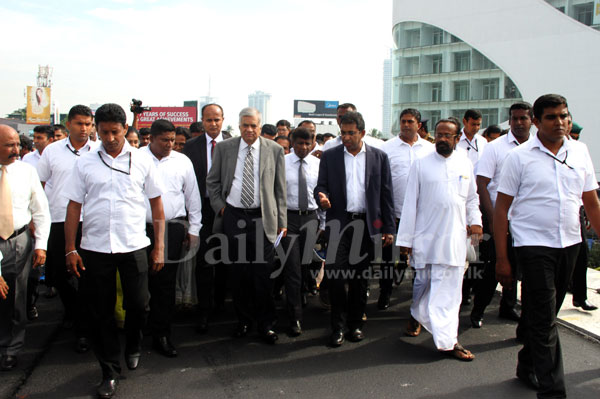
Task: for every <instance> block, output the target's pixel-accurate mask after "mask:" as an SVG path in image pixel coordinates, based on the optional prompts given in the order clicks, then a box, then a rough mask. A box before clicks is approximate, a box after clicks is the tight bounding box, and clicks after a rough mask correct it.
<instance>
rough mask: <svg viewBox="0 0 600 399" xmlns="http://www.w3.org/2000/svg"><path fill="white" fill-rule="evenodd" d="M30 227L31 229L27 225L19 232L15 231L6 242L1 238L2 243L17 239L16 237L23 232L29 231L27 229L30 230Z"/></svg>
mask: <svg viewBox="0 0 600 399" xmlns="http://www.w3.org/2000/svg"><path fill="white" fill-rule="evenodd" d="M28 227H29V225H27V224H26V225H25V226H23V227H21V228H20V229H19V230H15V231H14V232H13V233H12V234H11V235H10V237H8V238H7V239H6V240H4V239H2V238H0V240H2V241H8V240H11V239H13V238H15V237H16V236H18V235H20V234H22V233H23V232H25V230H27V228H28Z"/></svg>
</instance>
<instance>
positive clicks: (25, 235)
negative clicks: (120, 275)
mask: <svg viewBox="0 0 600 399" xmlns="http://www.w3.org/2000/svg"><path fill="white" fill-rule="evenodd" d="M19 143H20V140H19V135H18V134H17V132H16V131H15V130H14V129H13V128H12V127H10V126H7V125H0V252H2V255H3V256H4V259H3V260H2V277H3V279H4V280H5V281H6V284H7V285H8V296H7V298H6V299H5V300H2V301H0V356H1V358H0V370H2V371H7V370H12V369H14V368H15V367H16V365H17V354H18V352H19V351H20V350H21V348H22V347H23V343H24V341H25V326H26V324H27V318H26V312H25V302H26V295H25V294H26V290H27V277H28V275H29V271H30V270H31V267H32V263H31V262H32V261H33V268H34V269H35V268H37V267H38V266H40V265H43V264H44V263H45V261H46V243H47V241H48V233H49V231H50V210H49V209H48V200H47V199H46V195H45V194H44V190H43V189H42V185H41V184H40V179H39V177H38V174H37V173H36V171H35V168H33V167H32V166H31V165H28V164H26V163H24V162H21V161H17V159H18V156H19ZM32 220H33V225H34V227H35V244H34V243H33V240H32V236H31V232H30V231H29V223H30V222H31V221H32ZM32 252H33V257H32V256H31V254H32Z"/></svg>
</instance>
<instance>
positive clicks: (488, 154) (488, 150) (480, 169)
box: [477, 130, 531, 207]
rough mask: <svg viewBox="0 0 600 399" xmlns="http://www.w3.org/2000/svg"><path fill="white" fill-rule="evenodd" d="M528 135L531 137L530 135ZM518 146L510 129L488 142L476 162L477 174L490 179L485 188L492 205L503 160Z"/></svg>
mask: <svg viewBox="0 0 600 399" xmlns="http://www.w3.org/2000/svg"><path fill="white" fill-rule="evenodd" d="M529 137H531V135H530V136H529ZM528 140H529V139H528ZM518 146H519V142H518V141H517V139H516V138H515V136H514V135H513V134H512V130H511V131H509V132H508V133H507V134H505V135H504V136H500V137H498V138H497V139H496V140H494V141H492V142H490V143H488V145H487V146H486V147H485V151H483V154H481V158H480V159H479V163H478V164H477V176H483V177H487V178H488V179H490V182H489V183H488V185H487V189H488V192H489V193H490V200H491V201H492V207H494V206H496V197H497V196H498V184H499V183H500V172H501V171H502V165H503V164H504V160H505V159H506V156H507V155H508V152H509V151H510V150H512V149H513V148H516V147H518Z"/></svg>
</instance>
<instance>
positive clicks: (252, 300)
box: [206, 108, 287, 344]
mask: <svg viewBox="0 0 600 399" xmlns="http://www.w3.org/2000/svg"><path fill="white" fill-rule="evenodd" d="M260 118H261V115H260V112H258V110H256V109H255V108H244V109H242V111H241V112H240V125H239V126H240V132H241V135H242V136H241V137H236V138H232V139H231V140H226V141H223V142H222V143H219V144H218V145H217V146H216V148H215V154H214V160H213V162H214V164H213V167H212V168H211V169H210V172H209V173H208V177H207V179H206V186H207V188H208V193H209V195H210V203H211V206H212V208H213V210H214V211H215V213H216V214H217V216H216V218H215V223H214V232H220V231H221V229H222V231H223V232H224V233H225V235H226V237H227V243H228V246H229V251H228V255H229V259H228V260H229V261H230V263H231V267H230V270H229V274H230V281H231V290H232V293H233V304H234V307H235V310H236V313H237V316H238V321H239V323H238V326H237V328H236V330H235V336H237V337H243V336H246V335H247V334H248V331H249V329H250V326H251V324H252V322H253V321H254V320H256V322H257V324H258V331H259V333H260V334H261V337H262V338H263V339H264V340H265V341H266V342H268V343H271V344H274V343H275V342H276V341H277V339H278V337H277V334H276V333H275V332H274V331H273V325H274V324H275V305H274V302H273V297H272V295H271V293H272V280H271V273H272V272H273V263H274V248H273V244H274V243H275V241H276V239H277V235H278V234H280V233H282V235H283V236H285V234H286V232H287V228H286V227H287V213H286V195H287V193H286V182H285V160H284V154H283V148H282V147H281V146H280V145H279V144H277V143H275V142H273V141H271V140H267V139H265V138H263V137H259V135H260V127H261V126H260Z"/></svg>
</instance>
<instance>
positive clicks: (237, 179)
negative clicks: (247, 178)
mask: <svg viewBox="0 0 600 399" xmlns="http://www.w3.org/2000/svg"><path fill="white" fill-rule="evenodd" d="M260 140H266V139H263V138H262V137H259V138H257V139H256V141H254V143H252V158H254V201H252V205H250V208H252V209H254V208H260V191H259V190H260V181H259V173H258V172H259V170H260ZM248 147H249V146H248V144H246V142H245V141H244V139H241V140H240V147H239V150H238V156H237V162H236V164H235V173H234V175H233V181H232V183H231V191H230V192H229V195H228V196H227V199H226V202H227V203H228V204H229V205H231V206H233V207H235V208H244V206H243V205H242V178H243V176H244V162H245V161H246V154H247V153H248Z"/></svg>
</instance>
